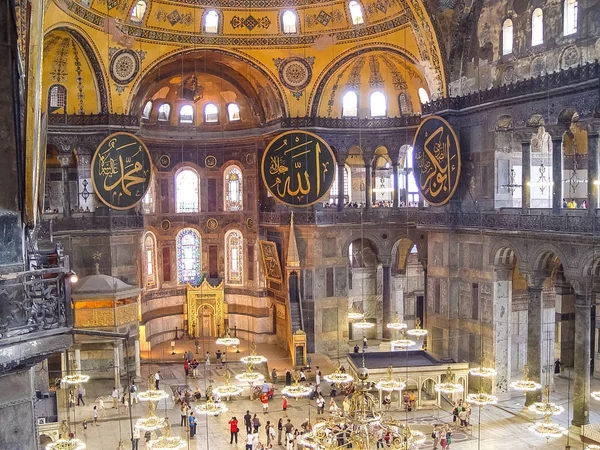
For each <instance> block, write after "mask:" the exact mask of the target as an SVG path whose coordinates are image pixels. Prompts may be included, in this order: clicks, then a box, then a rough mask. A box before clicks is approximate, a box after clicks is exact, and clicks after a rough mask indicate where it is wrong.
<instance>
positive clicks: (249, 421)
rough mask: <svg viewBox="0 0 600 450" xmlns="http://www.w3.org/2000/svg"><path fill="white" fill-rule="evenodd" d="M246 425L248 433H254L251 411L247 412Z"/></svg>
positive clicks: (245, 416)
mask: <svg viewBox="0 0 600 450" xmlns="http://www.w3.org/2000/svg"><path fill="white" fill-rule="evenodd" d="M244 425H246V433H248V434H250V433H252V416H251V415H250V411H246V414H245V415H244Z"/></svg>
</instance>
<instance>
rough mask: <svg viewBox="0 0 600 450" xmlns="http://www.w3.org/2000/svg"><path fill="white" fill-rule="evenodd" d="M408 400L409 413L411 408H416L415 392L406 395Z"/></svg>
mask: <svg viewBox="0 0 600 450" xmlns="http://www.w3.org/2000/svg"><path fill="white" fill-rule="evenodd" d="M408 398H409V400H410V408H409V411H411V410H412V408H414V407H416V406H417V397H416V396H415V391H410V393H409V394H408Z"/></svg>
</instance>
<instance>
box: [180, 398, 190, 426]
mask: <svg viewBox="0 0 600 450" xmlns="http://www.w3.org/2000/svg"><path fill="white" fill-rule="evenodd" d="M179 412H180V414H181V423H180V424H179V425H180V426H182V427H185V426H186V425H187V420H186V419H187V416H188V407H187V405H186V403H185V402H181V408H180V411H179Z"/></svg>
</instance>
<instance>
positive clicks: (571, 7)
mask: <svg viewBox="0 0 600 450" xmlns="http://www.w3.org/2000/svg"><path fill="white" fill-rule="evenodd" d="M564 2H565V5H564V8H565V10H564V12H563V15H564V27H563V34H564V35H565V36H568V35H569V34H573V33H577V12H578V11H577V9H578V4H577V3H578V2H577V0H564Z"/></svg>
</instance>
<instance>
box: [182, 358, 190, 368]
mask: <svg viewBox="0 0 600 450" xmlns="http://www.w3.org/2000/svg"><path fill="white" fill-rule="evenodd" d="M189 367H190V366H189V364H188V361H187V359H186V360H185V362H184V363H183V368H184V369H185V370H188V369H189Z"/></svg>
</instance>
